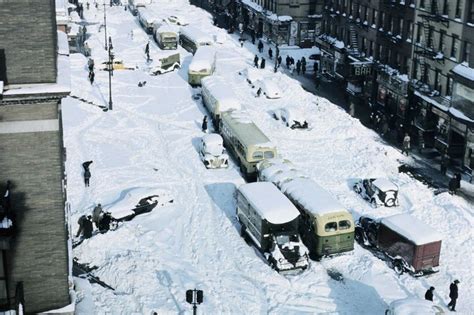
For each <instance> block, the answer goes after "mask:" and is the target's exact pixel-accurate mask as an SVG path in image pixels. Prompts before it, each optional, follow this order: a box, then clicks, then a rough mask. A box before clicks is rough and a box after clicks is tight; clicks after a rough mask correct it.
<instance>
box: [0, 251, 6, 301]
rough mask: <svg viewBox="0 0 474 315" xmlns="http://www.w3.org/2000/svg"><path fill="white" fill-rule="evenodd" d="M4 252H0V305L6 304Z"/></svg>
mask: <svg viewBox="0 0 474 315" xmlns="http://www.w3.org/2000/svg"><path fill="white" fill-rule="evenodd" d="M4 256H5V251H3V250H2V251H0V305H3V304H7V303H8V292H7V277H6V275H5V262H4V258H5V257H4Z"/></svg>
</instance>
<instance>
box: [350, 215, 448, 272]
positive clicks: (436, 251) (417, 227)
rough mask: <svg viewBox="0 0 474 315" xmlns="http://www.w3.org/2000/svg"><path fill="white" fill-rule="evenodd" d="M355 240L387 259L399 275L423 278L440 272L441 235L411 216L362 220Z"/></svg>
mask: <svg viewBox="0 0 474 315" xmlns="http://www.w3.org/2000/svg"><path fill="white" fill-rule="evenodd" d="M355 233H356V235H355V238H356V241H357V242H358V243H359V244H360V245H361V246H363V247H366V248H368V249H371V250H373V251H374V252H376V253H377V254H381V255H378V256H379V257H380V258H382V259H385V260H388V261H389V262H390V263H391V265H392V267H393V269H394V270H395V272H396V273H398V274H402V273H403V272H405V271H406V272H409V273H410V274H412V275H414V276H422V275H426V274H430V273H433V272H437V271H438V270H437V268H436V267H438V266H439V256H440V252H441V236H440V235H439V234H438V233H437V232H436V231H434V230H433V229H432V228H431V227H429V226H427V225H426V224H424V223H423V222H421V221H420V220H418V219H417V218H415V217H412V216H411V215H409V214H396V215H393V216H389V217H385V218H382V219H380V220H374V219H372V218H369V217H364V216H363V217H360V219H359V220H358V221H357V223H356V231H355Z"/></svg>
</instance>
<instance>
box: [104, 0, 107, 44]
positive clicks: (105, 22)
mask: <svg viewBox="0 0 474 315" xmlns="http://www.w3.org/2000/svg"><path fill="white" fill-rule="evenodd" d="M104 28H105V34H104V48H105V50H107V14H106V10H105V1H104Z"/></svg>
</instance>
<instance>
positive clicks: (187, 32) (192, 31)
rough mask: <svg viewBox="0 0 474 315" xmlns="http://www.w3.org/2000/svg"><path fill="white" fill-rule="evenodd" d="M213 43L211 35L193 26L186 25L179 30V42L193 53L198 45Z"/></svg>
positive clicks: (210, 44)
mask: <svg viewBox="0 0 474 315" xmlns="http://www.w3.org/2000/svg"><path fill="white" fill-rule="evenodd" d="M213 43H214V41H213V40H212V37H210V36H209V35H207V34H206V33H203V32H201V31H200V30H199V29H197V28H195V27H192V26H189V25H188V26H184V27H181V29H180V31H179V44H180V45H181V46H182V47H183V48H184V49H186V50H187V51H189V52H190V53H192V54H193V55H194V54H195V53H196V51H197V49H198V48H199V47H202V46H212V45H213Z"/></svg>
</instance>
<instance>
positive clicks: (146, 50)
mask: <svg viewBox="0 0 474 315" xmlns="http://www.w3.org/2000/svg"><path fill="white" fill-rule="evenodd" d="M145 55H146V60H150V42H148V43H146V46H145Z"/></svg>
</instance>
